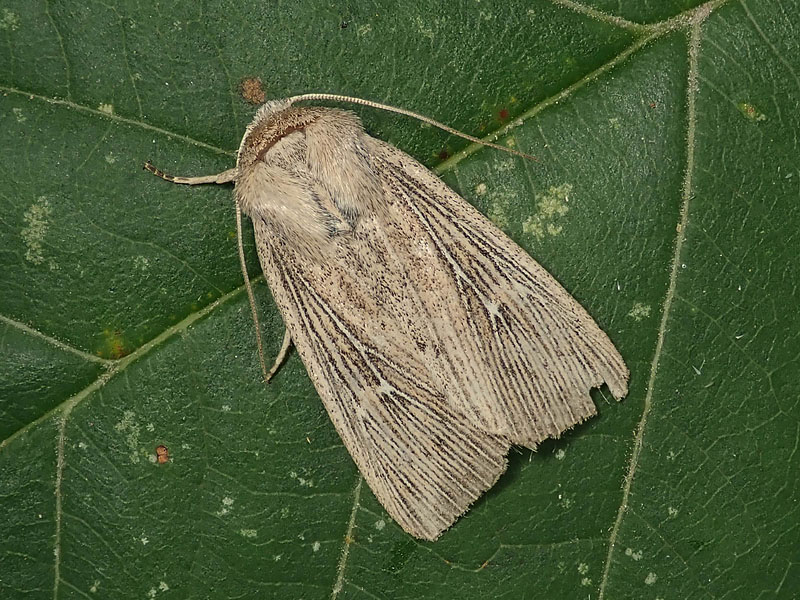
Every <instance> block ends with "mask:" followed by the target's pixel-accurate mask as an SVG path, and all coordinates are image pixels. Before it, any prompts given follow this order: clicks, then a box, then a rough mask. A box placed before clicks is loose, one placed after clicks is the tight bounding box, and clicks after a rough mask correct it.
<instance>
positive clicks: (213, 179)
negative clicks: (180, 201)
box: [144, 161, 236, 185]
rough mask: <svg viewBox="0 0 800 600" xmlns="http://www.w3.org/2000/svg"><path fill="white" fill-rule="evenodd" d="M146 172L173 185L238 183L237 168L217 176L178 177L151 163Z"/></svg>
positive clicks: (146, 166)
mask: <svg viewBox="0 0 800 600" xmlns="http://www.w3.org/2000/svg"><path fill="white" fill-rule="evenodd" d="M144 170H145V171H150V172H151V173H152V174H153V175H155V176H156V177H161V179H165V180H166V181H171V182H172V183H185V184H187V185H200V184H201V183H230V182H231V181H236V168H235V167H234V168H233V169H228V170H227V171H223V172H222V173H217V174H216V175H205V176H203V177H177V176H175V175H168V174H167V173H164V171H162V170H161V169H157V168H155V167H154V166H153V165H151V164H150V161H147V162H146V163H144Z"/></svg>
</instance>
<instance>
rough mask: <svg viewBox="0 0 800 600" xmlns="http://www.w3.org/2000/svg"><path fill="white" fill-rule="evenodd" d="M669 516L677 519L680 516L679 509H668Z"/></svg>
mask: <svg viewBox="0 0 800 600" xmlns="http://www.w3.org/2000/svg"><path fill="white" fill-rule="evenodd" d="M667 514H669V516H670V517H675V516H677V514H678V509H677V508H675V507H674V506H670V507H668V508H667Z"/></svg>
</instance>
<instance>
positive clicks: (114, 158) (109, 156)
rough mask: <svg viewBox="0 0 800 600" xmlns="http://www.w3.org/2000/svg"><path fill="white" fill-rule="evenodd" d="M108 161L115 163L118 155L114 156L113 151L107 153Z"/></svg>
mask: <svg viewBox="0 0 800 600" xmlns="http://www.w3.org/2000/svg"><path fill="white" fill-rule="evenodd" d="M106 162H107V163H108V164H110V165H113V164H114V163H115V162H117V157H116V156H114V153H113V152H109V153H108V154H106Z"/></svg>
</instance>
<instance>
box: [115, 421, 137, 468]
mask: <svg viewBox="0 0 800 600" xmlns="http://www.w3.org/2000/svg"><path fill="white" fill-rule="evenodd" d="M114 430H115V431H118V432H119V433H122V434H125V445H126V446H128V450H130V455H129V456H130V459H131V462H132V463H134V464H135V463H138V462H139V460H140V457H139V453H138V448H139V426H138V425H137V424H136V413H134V412H133V411H132V410H126V411H125V412H124V413H123V415H122V420H121V421H118V422H117V423H116V424H115V425H114Z"/></svg>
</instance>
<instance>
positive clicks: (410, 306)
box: [172, 99, 628, 540]
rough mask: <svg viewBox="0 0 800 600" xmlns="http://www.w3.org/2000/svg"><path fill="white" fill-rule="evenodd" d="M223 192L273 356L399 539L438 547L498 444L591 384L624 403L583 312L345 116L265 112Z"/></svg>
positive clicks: (621, 366) (543, 420)
mask: <svg viewBox="0 0 800 600" xmlns="http://www.w3.org/2000/svg"><path fill="white" fill-rule="evenodd" d="M434 124H435V122H434ZM229 173H230V172H226V173H225V174H223V175H224V176H223V175H220V176H212V177H209V178H199V179H194V180H193V179H192V178H183V179H181V180H179V179H178V178H172V180H174V181H176V182H179V183H200V182H211V181H214V182H219V180H220V179H226V177H230V178H231V179H233V177H231V176H230V175H229ZM229 180H230V179H229ZM235 184H236V189H235V194H236V199H237V206H241V209H242V210H243V211H244V212H245V213H246V214H247V215H248V216H250V217H251V219H252V220H253V225H254V230H255V237H256V247H257V250H258V256H259V260H260V262H261V267H262V269H263V271H264V275H265V277H266V279H267V282H268V283H269V286H270V289H271V290H272V293H273V296H274V298H275V300H276V302H277V304H278V307H279V309H280V312H281V315H282V317H283V319H284V322H285V324H286V328H287V334H286V337H285V338H284V347H283V348H282V354H283V353H284V352H285V349H286V348H287V347H288V342H289V339H290V338H291V341H292V342H293V343H294V345H295V347H296V348H297V351H298V354H299V355H300V357H301V359H302V360H303V363H304V364H305V366H306V369H307V371H308V374H309V376H310V378H311V380H312V381H313V383H314V386H315V388H316V390H317V392H318V393H319V395H320V398H321V399H322V401H323V403H324V405H325V408H326V409H327V411H328V414H329V415H330V417H331V420H332V421H333V424H334V426H335V427H336V429H337V431H338V432H339V435H340V436H341V437H342V440H343V441H344V444H345V446H346V447H347V449H348V451H349V452H350V454H351V456H352V457H353V460H354V461H355V462H356V464H357V465H358V468H359V469H360V471H361V473H362V475H363V476H364V478H365V479H366V481H367V483H368V484H369V485H370V488H371V489H372V490H373V492H374V493H375V495H376V497H377V498H378V500H379V501H380V502H381V503H382V504H383V506H384V507H385V508H386V510H387V511H388V512H389V514H390V515H391V516H392V517H393V518H394V519H395V520H396V521H397V522H398V523H399V524H400V525H401V526H402V527H403V529H405V530H406V531H407V532H409V533H411V534H412V535H414V536H417V537H420V538H424V539H429V540H433V539H436V538H437V537H438V536H439V535H440V534H441V532H442V531H444V530H445V529H447V528H448V527H449V526H450V525H451V524H452V523H453V522H454V521H455V520H456V519H457V518H458V516H459V515H461V514H462V513H463V512H464V511H465V510H467V508H468V507H469V506H470V504H471V503H472V502H474V501H475V500H476V499H477V498H478V497H479V496H480V495H481V494H482V493H483V492H484V491H485V490H487V489H488V488H489V487H491V486H492V485H493V484H494V482H495V481H496V480H497V478H498V477H499V476H500V475H501V474H502V473H503V471H504V470H505V468H506V459H505V455H506V453H507V451H508V449H509V448H510V446H511V445H513V444H519V445H523V446H528V447H531V448H534V447H535V446H536V445H537V444H538V443H539V442H541V441H542V440H544V439H546V438H548V437H557V436H559V435H560V434H561V433H562V432H563V431H564V430H566V429H569V428H571V427H573V426H575V425H576V424H577V423H579V422H581V421H583V420H585V419H587V418H588V417H590V416H592V415H594V414H595V412H596V409H595V406H594V403H593V402H592V400H591V397H590V395H589V391H590V390H591V388H593V387H598V386H600V385H602V384H603V383H604V382H605V383H607V384H608V386H609V389H610V390H611V393H612V394H613V395H614V397H615V398H617V399H620V398H622V397H623V396H625V395H626V393H627V381H628V370H627V368H626V366H625V363H624V362H623V360H622V357H621V356H620V354H619V353H618V352H617V350H616V348H614V345H613V344H612V343H611V341H610V340H609V338H608V336H607V335H606V334H605V333H604V332H603V331H602V330H601V329H600V328H599V327H598V326H597V324H596V323H595V322H594V321H593V320H592V318H591V317H590V316H589V315H588V313H587V312H586V311H585V310H584V309H583V307H581V306H580V305H579V304H578V303H577V302H576V301H575V299H574V298H572V296H570V294H569V293H568V292H567V291H566V290H564V288H563V287H561V285H559V283H558V282H556V280H555V279H554V278H553V277H552V276H551V275H550V274H549V273H547V271H545V270H544V269H543V268H542V267H541V266H540V265H539V264H538V263H536V262H535V261H534V260H533V259H532V258H531V257H530V256H528V254H526V253H525V252H524V251H523V250H522V249H521V248H520V247H519V246H517V245H516V244H515V243H514V242H513V241H511V239H510V238H508V237H507V236H506V235H505V234H504V233H503V232H501V231H500V230H499V229H498V228H497V227H495V226H494V225H493V224H492V223H491V222H490V221H489V220H488V219H486V218H485V217H484V216H483V215H481V214H480V213H479V212H478V211H477V210H475V209H474V208H473V207H472V206H471V205H470V204H469V203H467V202H466V201H465V200H463V199H462V198H461V197H460V196H458V194H456V193H455V192H454V191H453V190H451V189H450V188H449V187H447V186H446V185H445V184H444V183H443V182H442V181H441V180H440V179H438V178H437V177H436V176H435V175H434V174H433V173H431V172H430V171H429V170H428V169H426V168H425V167H424V166H422V165H421V164H420V163H418V162H417V161H415V160H414V159H413V158H411V157H410V156H408V155H407V154H405V153H404V152H402V151H400V150H398V149H397V148H394V147H393V146H391V145H389V144H386V143H384V142H381V141H379V140H376V139H374V138H372V137H370V136H369V135H367V134H366V133H365V132H364V130H363V127H362V125H361V123H360V121H359V120H358V118H357V117H356V116H355V115H353V114H352V113H350V112H346V111H342V110H337V109H331V108H319V107H310V108H302V107H295V106H292V99H290V100H279V101H273V102H269V103H267V104H265V105H264V106H262V107H261V108H260V109H259V111H258V113H257V114H256V116H255V118H254V119H253V122H252V123H251V124H250V125H249V126H248V128H247V131H246V132H245V135H244V137H243V139H242V143H241V145H240V148H239V154H238V160H237V168H236V170H235ZM245 275H246V274H245ZM273 372H274V367H273Z"/></svg>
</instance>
